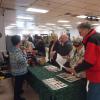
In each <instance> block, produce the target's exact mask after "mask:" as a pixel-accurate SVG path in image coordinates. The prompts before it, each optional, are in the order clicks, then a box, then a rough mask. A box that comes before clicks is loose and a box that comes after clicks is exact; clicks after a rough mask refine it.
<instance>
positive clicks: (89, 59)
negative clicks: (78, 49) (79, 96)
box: [75, 29, 100, 83]
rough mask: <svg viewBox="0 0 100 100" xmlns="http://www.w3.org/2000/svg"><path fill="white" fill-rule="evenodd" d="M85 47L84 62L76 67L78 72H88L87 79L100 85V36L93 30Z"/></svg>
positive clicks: (86, 38)
mask: <svg viewBox="0 0 100 100" xmlns="http://www.w3.org/2000/svg"><path fill="white" fill-rule="evenodd" d="M83 43H84V46H85V54H84V61H83V63H82V64H79V65H78V66H76V68H75V70H76V72H79V71H84V70H86V75H87V79H88V80H89V81H90V82H92V83H100V34H99V33H96V31H95V30H93V29H92V30H91V31H90V32H89V33H88V35H87V36H86V37H85V38H84V40H83Z"/></svg>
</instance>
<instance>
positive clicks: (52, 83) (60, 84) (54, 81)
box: [43, 78, 68, 90]
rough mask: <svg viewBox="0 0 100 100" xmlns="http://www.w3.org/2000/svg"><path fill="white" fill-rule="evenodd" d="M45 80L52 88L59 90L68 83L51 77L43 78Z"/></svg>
mask: <svg viewBox="0 0 100 100" xmlns="http://www.w3.org/2000/svg"><path fill="white" fill-rule="evenodd" d="M43 82H44V83H45V84H46V85H48V86H49V87H50V88H51V89H52V90H58V89H61V88H64V87H67V86H68V85H67V84H65V83H63V82H61V81H60V80H58V79H55V78H49V79H45V80H43Z"/></svg>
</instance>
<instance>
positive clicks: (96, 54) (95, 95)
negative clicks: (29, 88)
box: [9, 22, 100, 100]
mask: <svg viewBox="0 0 100 100" xmlns="http://www.w3.org/2000/svg"><path fill="white" fill-rule="evenodd" d="M77 28H78V30H79V34H80V35H81V36H82V37H83V39H82V38H79V37H78V38H76V39H74V40H71V39H70V37H69V35H68V34H67V33H66V34H62V35H61V36H60V37H59V38H58V36H57V34H54V33H53V34H51V39H50V43H49V47H48V48H49V51H48V63H50V64H52V65H55V66H57V67H60V65H59V63H57V61H56V59H57V57H58V56H57V54H59V55H60V56H62V58H63V59H66V62H65V63H64V64H63V66H64V67H65V70H66V72H69V73H71V74H73V75H76V74H77V73H80V72H82V77H86V78H87V80H88V81H89V87H88V88H89V90H88V92H87V100H100V92H99V91H100V34H98V33H97V32H96V31H95V29H94V28H92V26H91V25H90V24H89V23H87V22H86V23H81V24H80V25H79V26H78V27H77ZM11 42H12V44H13V48H12V49H11V51H10V52H9V58H10V66H11V73H12V75H13V77H14V79H15V82H14V100H25V99H24V98H22V97H21V94H22V92H23V89H22V86H23V82H24V80H25V79H26V78H27V76H28V75H27V74H28V69H27V68H28V66H29V65H30V66H34V65H35V64H38V60H37V57H42V58H44V59H45V57H46V53H47V51H46V49H45V43H44V41H43V38H42V37H40V36H35V37H34V40H33V39H32V38H31V37H30V36H28V35H24V37H23V40H21V38H20V36H18V35H14V36H12V38H11Z"/></svg>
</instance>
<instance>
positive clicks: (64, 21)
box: [57, 20, 70, 23]
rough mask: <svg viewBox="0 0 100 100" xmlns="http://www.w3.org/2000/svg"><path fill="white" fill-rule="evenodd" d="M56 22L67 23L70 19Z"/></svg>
mask: <svg viewBox="0 0 100 100" xmlns="http://www.w3.org/2000/svg"><path fill="white" fill-rule="evenodd" d="M57 22H58V23H68V22H70V21H68V20H58V21H57Z"/></svg>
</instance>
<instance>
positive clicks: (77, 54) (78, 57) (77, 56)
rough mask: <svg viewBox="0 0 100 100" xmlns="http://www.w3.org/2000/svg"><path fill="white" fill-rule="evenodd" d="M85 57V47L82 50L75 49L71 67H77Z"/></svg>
mask: <svg viewBox="0 0 100 100" xmlns="http://www.w3.org/2000/svg"><path fill="white" fill-rule="evenodd" d="M83 56H84V47H82V48H81V49H80V50H77V49H75V48H74V49H73V50H72V51H71V52H70V66H71V67H75V66H76V65H77V64H79V62H80V61H81V60H82V59H83Z"/></svg>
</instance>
